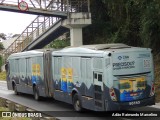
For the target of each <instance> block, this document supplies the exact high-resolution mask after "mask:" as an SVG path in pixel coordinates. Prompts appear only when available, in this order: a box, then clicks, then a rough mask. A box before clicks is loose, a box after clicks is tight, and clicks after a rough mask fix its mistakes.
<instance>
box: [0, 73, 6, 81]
mask: <svg viewBox="0 0 160 120" xmlns="http://www.w3.org/2000/svg"><path fill="white" fill-rule="evenodd" d="M0 80H2V81H3V80H6V72H0Z"/></svg>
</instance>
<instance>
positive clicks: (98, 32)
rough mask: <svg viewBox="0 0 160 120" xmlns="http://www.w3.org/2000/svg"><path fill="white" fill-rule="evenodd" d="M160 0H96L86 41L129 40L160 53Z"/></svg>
mask: <svg viewBox="0 0 160 120" xmlns="http://www.w3.org/2000/svg"><path fill="white" fill-rule="evenodd" d="M159 11H160V1H159V0H92V1H91V13H92V25H90V26H88V27H86V28H84V31H83V36H84V38H83V40H84V41H83V42H84V44H96V43H112V42H115V43H125V44H128V45H132V46H142V47H150V48H152V49H153V50H154V51H155V52H160V49H159V45H160V34H159V33H160V12H159Z"/></svg>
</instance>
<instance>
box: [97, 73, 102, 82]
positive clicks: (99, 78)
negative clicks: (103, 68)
mask: <svg viewBox="0 0 160 120" xmlns="http://www.w3.org/2000/svg"><path fill="white" fill-rule="evenodd" d="M98 81H100V82H102V75H101V74H98Z"/></svg>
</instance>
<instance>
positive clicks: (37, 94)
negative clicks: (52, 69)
mask: <svg viewBox="0 0 160 120" xmlns="http://www.w3.org/2000/svg"><path fill="white" fill-rule="evenodd" d="M33 94H34V99H35V100H37V101H38V100H40V96H39V92H38V89H37V87H36V86H34V88H33Z"/></svg>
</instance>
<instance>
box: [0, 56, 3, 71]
mask: <svg viewBox="0 0 160 120" xmlns="http://www.w3.org/2000/svg"><path fill="white" fill-rule="evenodd" d="M2 64H3V58H2V56H1V55H0V72H1V67H2Z"/></svg>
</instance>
